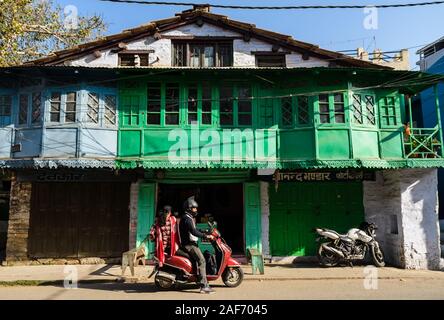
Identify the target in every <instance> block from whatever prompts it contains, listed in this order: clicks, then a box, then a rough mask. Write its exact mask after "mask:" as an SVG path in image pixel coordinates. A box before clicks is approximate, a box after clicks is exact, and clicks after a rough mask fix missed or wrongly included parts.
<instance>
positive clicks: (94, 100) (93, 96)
mask: <svg viewBox="0 0 444 320" xmlns="http://www.w3.org/2000/svg"><path fill="white" fill-rule="evenodd" d="M87 115H88V122H93V123H99V95H98V94H97V93H88V113H87Z"/></svg>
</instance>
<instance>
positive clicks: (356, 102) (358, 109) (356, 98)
mask: <svg viewBox="0 0 444 320" xmlns="http://www.w3.org/2000/svg"><path fill="white" fill-rule="evenodd" d="M353 120H354V122H355V123H358V124H362V123H363V120H362V104H361V95H360V94H354V95H353Z"/></svg>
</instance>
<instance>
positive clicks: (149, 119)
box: [147, 113, 160, 124]
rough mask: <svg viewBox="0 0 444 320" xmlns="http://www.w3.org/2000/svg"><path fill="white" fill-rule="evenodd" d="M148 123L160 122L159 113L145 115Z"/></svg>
mask: <svg viewBox="0 0 444 320" xmlns="http://www.w3.org/2000/svg"><path fill="white" fill-rule="evenodd" d="M147 123H148V124H160V113H153V114H148V115H147Z"/></svg>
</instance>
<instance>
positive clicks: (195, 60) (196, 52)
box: [190, 45, 201, 67]
mask: <svg viewBox="0 0 444 320" xmlns="http://www.w3.org/2000/svg"><path fill="white" fill-rule="evenodd" d="M200 52H201V47H200V46H196V45H190V67H200Z"/></svg>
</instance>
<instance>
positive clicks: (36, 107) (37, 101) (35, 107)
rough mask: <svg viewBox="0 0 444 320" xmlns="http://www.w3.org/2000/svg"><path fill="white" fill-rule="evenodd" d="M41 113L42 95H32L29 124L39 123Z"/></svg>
mask: <svg viewBox="0 0 444 320" xmlns="http://www.w3.org/2000/svg"><path fill="white" fill-rule="evenodd" d="M41 113H42V95H41V94H40V93H39V92H37V93H33V94H32V115H31V122H32V124H34V123H40V119H41V118H40V116H41Z"/></svg>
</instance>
